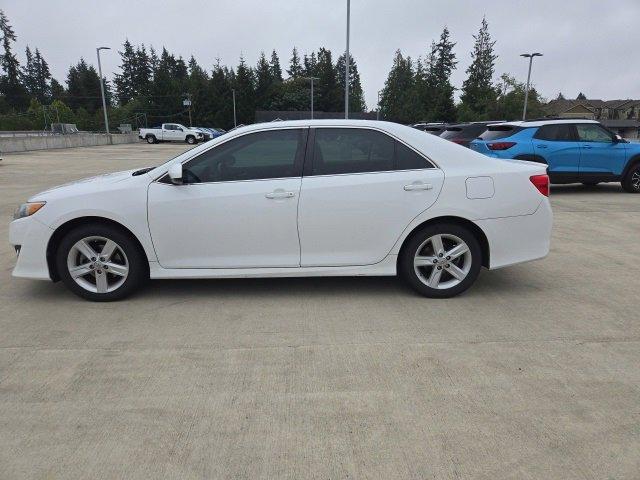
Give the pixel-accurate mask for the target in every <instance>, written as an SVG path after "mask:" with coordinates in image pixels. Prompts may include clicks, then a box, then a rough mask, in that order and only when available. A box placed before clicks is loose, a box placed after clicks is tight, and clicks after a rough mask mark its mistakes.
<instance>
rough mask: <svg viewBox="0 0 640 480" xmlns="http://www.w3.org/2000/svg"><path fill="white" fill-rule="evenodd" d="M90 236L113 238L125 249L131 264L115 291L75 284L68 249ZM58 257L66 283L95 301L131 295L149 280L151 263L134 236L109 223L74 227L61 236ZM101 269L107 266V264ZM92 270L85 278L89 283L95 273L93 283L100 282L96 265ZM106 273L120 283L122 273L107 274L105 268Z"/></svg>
mask: <svg viewBox="0 0 640 480" xmlns="http://www.w3.org/2000/svg"><path fill="white" fill-rule="evenodd" d="M88 237H103V238H105V239H109V240H112V241H114V242H115V243H116V244H117V245H118V247H119V248H120V249H121V250H122V252H124V256H125V258H126V262H123V263H128V265H127V266H128V274H127V276H126V277H125V278H124V282H122V283H121V284H120V285H119V286H118V287H117V288H115V289H114V290H113V291H109V292H106V293H97V292H93V291H90V290H87V289H85V288H84V287H82V286H81V285H79V284H78V283H76V281H75V280H74V279H73V278H72V277H71V274H70V273H69V267H68V264H67V259H68V257H69V252H70V251H71V249H72V248H74V245H75V244H76V242H78V241H80V240H82V239H84V238H88ZM96 251H97V248H96ZM122 252H118V254H121V253H122ZM82 258H84V257H82ZM55 260H56V268H57V271H58V275H59V277H60V279H61V280H62V281H63V283H64V284H65V285H66V286H67V288H68V289H69V290H71V291H72V292H73V293H75V294H76V295H78V296H79V297H82V298H84V299H86V300H91V301H94V302H111V301H114V300H121V299H123V298H125V297H127V296H129V295H131V294H132V293H133V292H134V291H135V290H137V289H139V288H140V287H141V286H142V285H143V284H144V283H146V281H147V280H148V279H149V263H148V261H147V258H146V255H145V253H144V252H143V251H142V249H141V247H140V245H139V244H138V243H137V242H136V241H135V239H133V238H132V237H131V235H130V234H129V233H128V232H125V231H123V230H122V229H120V228H117V227H114V226H110V225H104V224H100V223H95V224H87V225H81V226H79V227H77V228H74V229H73V230H71V231H70V232H68V233H67V234H66V235H65V236H64V237H63V238H62V241H61V242H60V244H59V245H58V248H57V250H56V254H55ZM98 260H99V259H98ZM86 262H88V260H82V263H83V264H84V263H86ZM112 262H116V259H115V258H114V259H113V260H112ZM116 263H118V262H116ZM95 268H100V267H95ZM102 268H104V266H103V267H102ZM107 268H108V267H107ZM92 270H93V272H92V273H90V274H88V275H87V276H85V277H84V278H85V279H86V281H87V283H90V282H91V281H92V280H91V279H92V275H93V278H94V280H93V282H94V283H96V284H97V282H96V281H95V271H96V270H94V268H92ZM97 271H100V270H97ZM104 272H105V277H109V278H111V279H114V282H113V283H114V284H117V283H118V282H119V280H118V278H119V276H117V275H114V274H109V275H107V272H106V269H105V271H104Z"/></svg>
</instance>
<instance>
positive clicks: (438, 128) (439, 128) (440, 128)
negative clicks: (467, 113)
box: [411, 123, 447, 136]
mask: <svg viewBox="0 0 640 480" xmlns="http://www.w3.org/2000/svg"><path fill="white" fill-rule="evenodd" d="M411 126H412V127H413V128H415V129H416V130H422V131H423V132H427V133H430V134H432V135H436V136H437V135H440V134H441V133H442V132H444V130H445V128H447V124H446V123H414V124H413V125H411Z"/></svg>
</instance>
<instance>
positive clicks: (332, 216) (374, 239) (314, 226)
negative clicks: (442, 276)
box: [298, 127, 444, 267]
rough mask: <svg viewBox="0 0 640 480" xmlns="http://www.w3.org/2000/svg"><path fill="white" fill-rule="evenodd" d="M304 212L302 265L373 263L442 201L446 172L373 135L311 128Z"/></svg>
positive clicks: (301, 215)
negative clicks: (408, 227)
mask: <svg viewBox="0 0 640 480" xmlns="http://www.w3.org/2000/svg"><path fill="white" fill-rule="evenodd" d="M309 145H310V148H309V149H308V156H307V159H306V160H305V172H304V175H303V178H302V190H301V196H300V206H299V214H298V228H299V232H300V245H301V265H302V266H303V267H304V266H340V265H371V264H375V263H378V262H380V261H382V260H383V259H384V258H385V256H386V255H387V254H388V253H389V251H390V250H391V248H392V247H393V245H394V244H395V242H396V241H397V239H398V238H399V237H400V235H401V234H402V232H403V231H404V229H405V228H406V227H407V225H409V223H410V222H411V220H413V219H414V218H415V217H416V216H417V215H419V214H420V213H421V212H423V211H424V210H426V209H428V208H429V207H430V206H431V205H433V203H434V202H435V201H436V198H437V197H438V194H439V192H440V189H441V187H442V183H443V180H444V174H443V172H442V171H441V170H439V169H437V168H435V167H434V166H433V164H431V163H430V162H429V161H428V160H427V159H425V158H424V157H423V156H421V155H419V154H418V153H416V152H415V151H414V150H412V149H411V148H409V147H407V146H406V145H404V144H402V143H400V142H399V141H397V140H395V139H393V138H392V137H390V136H388V135H387V134H386V133H383V132H381V131H378V130H374V129H366V128H343V127H341V128H333V127H317V128H312V129H311V133H310V136H309Z"/></svg>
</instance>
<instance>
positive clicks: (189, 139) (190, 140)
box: [185, 135, 196, 145]
mask: <svg viewBox="0 0 640 480" xmlns="http://www.w3.org/2000/svg"><path fill="white" fill-rule="evenodd" d="M185 140H186V142H187V143H188V144H189V145H193V144H195V143H196V137H194V136H193V135H188V136H187V138H186V139H185Z"/></svg>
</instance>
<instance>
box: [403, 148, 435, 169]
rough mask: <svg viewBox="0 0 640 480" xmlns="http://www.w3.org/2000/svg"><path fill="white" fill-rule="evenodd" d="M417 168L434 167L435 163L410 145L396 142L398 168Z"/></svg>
mask: <svg viewBox="0 0 640 480" xmlns="http://www.w3.org/2000/svg"><path fill="white" fill-rule="evenodd" d="M416 168H433V165H431V163H429V162H428V161H427V160H425V159H424V157H422V156H420V155H418V154H417V153H416V152H414V151H413V150H411V149H410V148H409V147H406V146H404V145H403V144H401V143H400V142H396V169H398V170H413V169H416Z"/></svg>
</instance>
